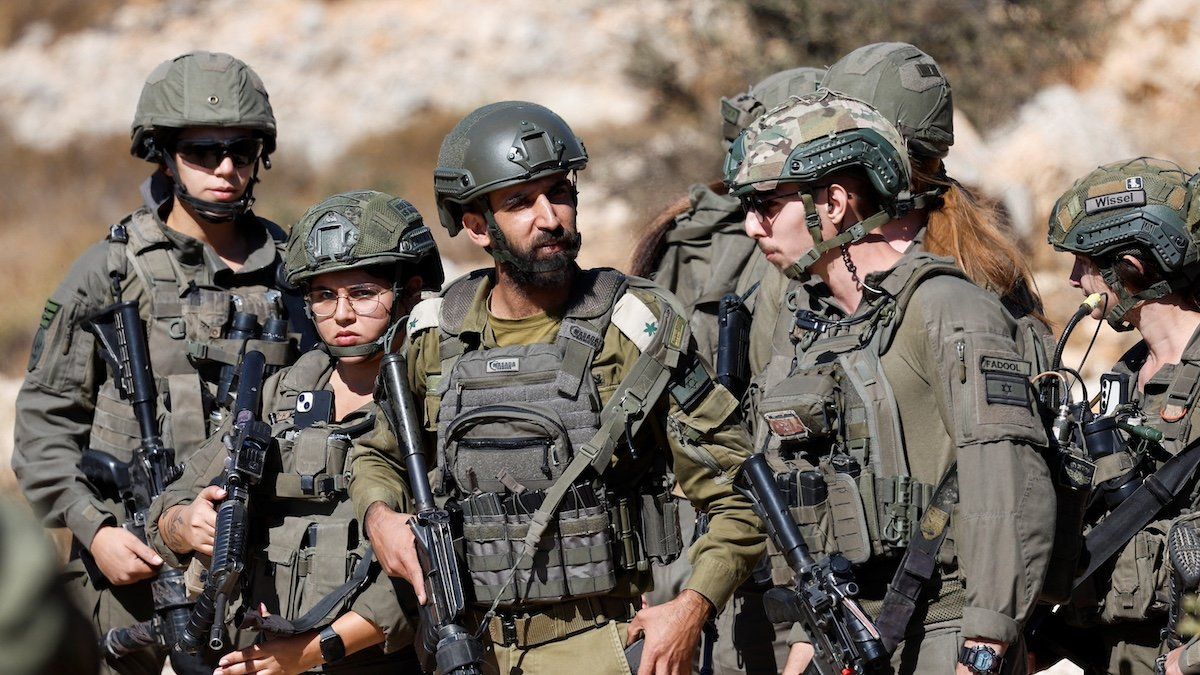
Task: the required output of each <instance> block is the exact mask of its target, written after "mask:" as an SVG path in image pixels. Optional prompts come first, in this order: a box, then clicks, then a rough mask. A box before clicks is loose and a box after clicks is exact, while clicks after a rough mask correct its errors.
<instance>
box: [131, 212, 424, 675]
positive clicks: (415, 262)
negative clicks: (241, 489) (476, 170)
mask: <svg viewBox="0 0 1200 675" xmlns="http://www.w3.org/2000/svg"><path fill="white" fill-rule="evenodd" d="M284 264H285V269H286V270H287V281H288V283H289V284H293V285H300V286H302V287H303V289H304V291H305V298H306V301H307V307H308V311H309V313H310V314H311V315H312V316H313V317H314V320H315V321H316V327H317V332H318V334H319V335H320V336H321V340H322V342H323V343H324V346H323V347H322V348H321V349H316V350H313V351H310V352H308V353H306V354H304V355H303V356H301V357H300V360H298V361H297V362H296V363H295V365H293V366H291V367H289V368H287V369H285V370H283V371H281V372H279V373H277V374H276V375H274V376H273V377H272V378H271V379H269V380H267V382H266V384H265V385H264V387H263V395H262V411H261V415H262V418H263V419H266V420H270V421H271V424H272V433H273V434H274V436H275V441H276V444H275V447H276V451H277V452H278V455H277V456H272V457H271V458H270V459H269V460H268V466H269V467H272V468H274V469H275V471H276V472H277V475H275V476H268V477H265V478H264V480H263V481H262V482H261V483H260V488H261V489H260V492H258V493H256V494H254V495H253V496H252V497H251V502H250V514H251V517H252V523H254V530H253V531H252V532H251V534H250V542H251V543H250V546H249V553H248V555H247V558H248V561H249V563H250V564H249V567H248V569H247V570H246V571H245V572H244V573H243V574H244V575H245V578H246V579H247V580H248V583H247V584H246V585H245V587H244V591H243V594H244V597H245V599H246V603H245V604H246V606H247V607H248V608H252V609H258V610H259V611H260V612H262V613H263V614H264V615H266V614H269V615H270V616H272V617H280V618H282V619H284V620H285V621H287V622H289V623H291V624H299V621H300V619H301V617H303V616H304V615H305V614H306V613H307V612H308V611H309V610H310V609H311V608H312V607H313V606H314V605H316V604H317V603H318V602H320V601H322V599H323V598H324V597H325V596H326V595H327V594H329V593H330V592H331V591H334V589H338V590H339V591H341V592H342V593H343V594H344V597H342V598H340V599H339V601H338V602H337V603H334V604H333V605H332V606H331V608H330V609H329V611H328V612H326V613H325V614H324V615H322V616H320V617H306V618H308V619H309V624H311V625H286V628H287V632H286V633H283V634H282V635H280V634H279V631H278V628H279V626H278V625H277V624H275V623H273V622H274V621H275V619H271V620H270V621H267V622H264V623H266V629H267V630H271V631H273V633H272V639H267V640H266V641H263V642H260V643H259V644H257V645H254V646H249V645H241V646H242V647H243V649H242V650H240V651H236V652H234V653H232V654H227V655H225V656H223V657H222V658H221V661H220V665H221V667H220V668H218V669H217V671H216V672H217V674H218V675H235V674H237V675H240V674H241V673H243V672H246V673H248V672H273V673H274V672H282V673H298V672H304V671H307V670H310V669H315V668H317V667H318V666H320V665H322V664H324V665H325V667H324V668H323V669H322V672H356V673H394V672H397V671H398V670H399V671H400V672H404V667H408V668H409V670H410V671H411V670H412V669H414V668H417V667H418V666H417V663H416V660H415V655H414V653H413V651H412V649H411V647H410V646H409V645H410V643H411V640H412V630H411V628H410V626H409V624H408V622H407V620H406V618H405V615H404V613H403V612H402V610H401V606H400V604H399V602H398V600H397V597H396V593H395V591H394V590H393V587H392V584H391V583H390V582H389V581H388V580H387V578H386V577H380V576H376V571H377V568H374V567H373V568H372V569H371V570H370V571H368V569H367V568H363V567H360V566H359V562H360V561H361V560H362V559H363V558H364V556H365V554H366V553H367V550H368V548H369V546H370V544H368V543H367V541H366V538H365V537H363V536H362V534H361V532H360V530H359V527H358V522H359V521H357V520H356V519H355V518H354V506H353V504H352V503H351V501H350V499H349V495H348V494H347V491H346V487H347V477H348V476H349V471H348V466H347V465H346V454H347V450H348V449H349V446H350V443H351V442H352V441H353V439H355V438H357V437H359V436H361V435H363V434H364V433H366V432H368V431H369V430H370V429H372V428H373V425H374V420H375V415H376V406H375V404H374V402H373V400H372V393H373V392H374V388H375V380H376V378H377V377H378V375H379V363H380V360H381V359H382V358H383V350H384V342H385V340H384V338H385V335H386V334H387V332H388V329H389V327H391V326H392V325H394V324H396V323H397V321H399V319H400V317H402V316H406V315H407V314H408V312H409V310H411V309H412V307H413V306H414V305H415V304H416V302H417V300H419V299H420V292H421V290H422V288H435V289H436V288H438V287H440V286H441V283H442V267H441V261H440V259H439V258H438V254H437V248H436V246H435V245H434V243H433V236H432V235H431V234H430V232H429V228H427V227H425V225H424V224H423V222H422V221H421V216H420V214H419V213H417V210H416V209H415V208H413V206H412V205H411V204H409V203H408V202H406V201H404V200H403V199H398V198H395V197H392V196H391V195H387V194H384V193H381V192H373V191H360V192H349V193H345V194H339V195H334V196H332V197H330V198H328V199H326V200H325V201H323V202H321V203H319V204H317V205H316V206H314V207H313V208H311V209H309V211H308V212H307V213H306V214H305V215H304V216H303V217H302V218H301V219H300V222H299V223H297V224H296V226H295V227H293V228H292V230H291V235H290V236H289V238H288V245H287V253H286V256H285V259H284ZM227 426H228V425H227ZM227 426H226V429H225V430H227ZM221 435H222V434H220V433H218V434H217V435H215V436H213V437H212V438H210V439H209V441H208V442H207V443H205V445H204V446H202V447H201V449H200V450H199V451H197V452H196V454H195V455H193V457H192V460H191V461H190V462H189V463H188V468H187V470H186V471H185V472H184V474H183V477H182V478H181V479H180V480H178V481H176V482H175V483H174V484H173V485H172V486H171V488H170V489H169V490H168V491H167V492H165V493H163V495H162V497H160V498H159V499H158V500H156V501H155V503H154V507H153V509H152V510H151V518H150V522H151V523H152V526H151V528H150V535H151V540H152V542H153V544H154V547H155V548H156V549H157V550H158V551H159V552H160V553H161V554H162V556H163V558H164V559H165V560H167V562H168V563H170V564H172V565H175V566H177V567H182V566H185V565H186V564H187V563H188V561H189V559H191V558H192V556H193V555H194V554H195V553H197V552H198V553H203V554H211V552H212V548H213V532H214V527H215V521H216V513H215V511H214V503H219V502H220V501H221V499H222V498H223V497H224V493H223V491H222V490H221V488H220V487H219V486H216V485H210V482H211V479H212V478H213V477H215V476H218V475H219V474H220V473H221V470H222V466H223V460H224V459H225V458H226V456H227V455H228V453H227V452H226V451H225V447H224V445H223V444H222V443H221V438H220V436H221ZM272 454H273V455H274V453H272ZM306 486H310V487H306ZM351 579H353V580H354V581H356V582H357V583H356V584H354V586H353V587H352V588H346V587H345V586H343V584H346V583H347V581H350V580H351ZM263 610H265V612H264V611H263ZM251 618H252V619H253V617H251ZM313 618H315V619H316V621H312V619H313ZM402 647H407V649H406V650H405V651H403V652H400V651H398V650H400V649H401V648H402Z"/></svg>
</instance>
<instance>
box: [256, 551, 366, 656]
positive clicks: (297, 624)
mask: <svg viewBox="0 0 1200 675" xmlns="http://www.w3.org/2000/svg"><path fill="white" fill-rule="evenodd" d="M373 562H375V552H374V550H372V549H370V548H368V549H367V553H366V555H364V556H363V558H362V560H359V561H358V565H356V566H355V567H354V572H353V573H352V574H351V575H350V578H349V579H347V580H346V582H345V583H343V584H342V585H341V586H338V587H337V588H335V589H333V591H331V592H330V593H329V595H326V596H325V597H323V598H321V601H320V602H318V603H317V604H316V605H314V606H313V608H312V609H310V610H308V612H307V613H305V614H304V616H302V617H300V618H299V619H296V620H295V621H288V620H287V619H285V618H283V617H282V616H279V615H278V614H272V615H271V616H267V617H262V616H259V615H258V614H257V613H255V612H254V610H253V608H251V609H250V610H249V611H247V612H246V616H245V618H244V619H243V620H242V624H241V626H240V628H242V629H243V630H246V629H251V630H258V631H266V632H268V633H274V634H276V635H299V634H300V633H307V632H308V631H310V630H316V629H317V628H323V627H325V626H326V625H328V624H330V623H332V622H333V620H334V619H336V618H337V616H330V614H331V613H332V612H333V610H334V608H335V607H337V606H339V605H341V604H342V603H344V602H347V601H348V600H350V598H351V597H352V596H353V595H354V594H355V593H356V592H357V591H358V590H359V589H361V588H362V587H364V586H366V585H367V584H368V583H369V582H370V581H371V579H372V577H374V576H375V574H373V572H376V571H378V570H379V566H378V565H372V563H373Z"/></svg>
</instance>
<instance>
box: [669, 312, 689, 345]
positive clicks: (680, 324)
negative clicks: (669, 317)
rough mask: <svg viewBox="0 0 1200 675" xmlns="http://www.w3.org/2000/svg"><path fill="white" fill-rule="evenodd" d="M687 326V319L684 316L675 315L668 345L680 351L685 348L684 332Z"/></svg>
mask: <svg viewBox="0 0 1200 675" xmlns="http://www.w3.org/2000/svg"><path fill="white" fill-rule="evenodd" d="M686 328H687V321H685V320H684V318H683V317H682V316H677V317H675V319H674V320H673V321H672V322H671V334H670V336H669V337H668V338H667V345H668V346H669V347H670V348H671V349H674V350H675V351H679V350H681V349H682V348H683V332H684V329H686Z"/></svg>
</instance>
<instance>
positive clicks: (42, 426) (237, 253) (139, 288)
mask: <svg viewBox="0 0 1200 675" xmlns="http://www.w3.org/2000/svg"><path fill="white" fill-rule="evenodd" d="M132 136H133V145H132V149H131V151H132V153H133V155H134V156H136V157H138V158H141V159H144V160H146V161H149V162H151V163H153V164H155V166H156V171H155V172H154V174H153V175H152V176H151V177H150V178H149V179H147V181H146V182H145V183H143V185H142V190H141V193H142V198H143V202H144V203H143V205H142V206H141V207H140V208H138V209H137V210H136V211H134V212H133V213H131V214H130V215H128V216H126V217H125V218H124V219H122V220H121V222H120V223H118V224H117V225H114V226H112V228H111V229H110V231H109V235H108V238H107V240H106V241H102V242H99V243H97V244H95V245H93V246H92V247H91V248H89V249H88V250H87V251H85V252H84V253H83V255H82V256H81V257H80V258H79V259H78V260H77V261H76V262H75V264H74V265H73V266H72V267H71V270H70V271H69V272H68V273H67V277H66V279H65V280H64V281H63V283H62V284H61V285H60V286H59V287H58V289H57V290H56V291H55V292H54V294H53V295H52V296H51V298H50V299H49V300H48V301H47V302H46V307H45V310H44V311H43V312H42V319H41V325H40V327H39V329H38V332H37V336H36V338H35V339H34V346H33V353H32V354H31V356H30V360H29V373H28V375H27V376H26V378H25V382H24V384H23V386H22V388H21V391H20V394H19V395H18V398H17V413H16V446H15V452H14V454H13V469H14V470H15V471H16V474H17V478H18V479H19V480H20V482H21V485H22V487H23V489H24V491H25V496H26V497H27V498H28V499H29V501H30V502H31V503H32V504H33V505H34V507H35V509H38V510H39V511H41V512H42V514H43V515H44V519H45V523H46V525H48V526H53V527H63V526H65V527H67V528H69V529H70V530H71V534H72V535H73V543H72V553H71V562H70V563H69V564H68V565H67V570H66V573H67V576H68V585H69V587H70V588H71V591H72V593H73V595H74V597H75V598H76V600H77V601H78V603H79V604H80V607H81V609H83V611H84V613H85V614H86V615H88V616H89V617H91V618H92V620H93V622H94V623H95V625H96V628H97V630H99V631H101V633H103V632H106V631H108V630H109V629H110V628H116V627H122V626H127V625H130V624H132V623H134V622H136V621H139V620H145V619H148V618H150V613H151V611H152V609H153V603H152V600H151V593H150V585H149V583H148V582H147V581H146V580H147V579H149V578H151V577H153V576H154V575H155V571H156V569H157V568H158V567H159V565H160V564H161V563H162V560H161V558H160V557H159V556H158V554H156V553H155V552H154V551H153V550H152V549H151V548H150V547H149V546H147V545H146V544H145V543H143V542H142V541H141V540H140V539H138V537H136V536H134V535H133V534H131V533H130V532H129V531H127V530H126V529H123V528H122V527H121V525H122V522H123V521H124V519H125V517H124V514H123V512H122V509H121V507H120V505H119V504H118V503H117V502H115V501H112V500H109V499H106V498H103V497H102V496H101V495H100V494H98V493H97V492H96V491H95V489H94V486H92V485H90V484H89V483H88V482H87V481H86V480H85V479H84V475H83V473H82V472H81V471H80V469H79V468H78V465H79V463H80V460H81V457H82V456H83V452H84V450H85V449H89V448H91V449H96V450H102V451H105V452H108V453H110V454H112V455H113V456H115V457H116V458H117V459H119V460H128V459H129V458H130V455H131V452H132V450H133V449H134V448H136V447H138V445H139V427H138V424H137V423H136V422H135V417H134V414H133V407H132V406H131V405H130V404H129V403H128V402H127V401H125V400H122V398H121V397H120V395H119V393H118V388H117V386H116V385H117V383H116V382H115V381H114V380H113V378H112V377H111V376H110V375H109V373H108V370H107V369H106V368H105V366H104V364H103V362H102V361H101V359H100V358H99V356H98V352H97V348H96V343H95V340H94V338H93V337H92V335H91V334H90V333H88V332H86V331H85V329H84V326H83V324H82V322H83V320H84V319H86V318H87V317H88V316H89V315H90V314H91V313H92V312H94V311H96V310H97V309H99V308H102V307H105V306H107V305H110V304H111V303H113V302H114V301H117V300H122V299H123V300H126V301H136V302H137V303H138V305H139V312H140V314H141V316H142V318H143V320H144V321H145V322H146V328H147V334H148V338H149V355H150V363H151V367H152V368H153V371H154V376H155V379H156V381H157V383H158V392H159V395H160V396H159V401H158V408H157V409H158V415H159V417H160V419H161V420H162V434H163V439H164V441H165V443H166V445H167V446H168V447H173V448H174V449H175V451H176V453H177V458H178V459H181V460H182V459H186V458H187V457H188V456H189V455H190V454H191V453H192V452H193V451H195V449H196V448H198V447H199V446H200V444H201V442H202V441H203V440H204V439H205V438H206V437H207V436H208V434H209V433H210V432H211V431H212V428H213V427H215V424H212V423H211V421H210V420H212V419H215V418H216V417H217V416H219V414H220V412H219V408H220V405H221V403H222V402H221V401H218V400H216V399H217V396H216V394H217V393H218V390H219V386H218V383H217V381H218V380H220V379H222V376H223V375H224V374H228V373H230V372H231V370H232V367H233V364H234V363H236V360H237V358H238V355H239V353H240V352H241V350H242V349H243V347H244V344H245V339H244V338H245V336H247V335H249V334H250V333H249V332H248V331H249V330H250V329H251V328H253V327H255V326H256V323H255V321H254V320H256V319H257V320H260V321H264V322H265V321H266V320H268V319H275V320H277V322H278V320H280V319H283V318H285V316H286V314H287V312H286V310H285V309H284V307H283V305H284V304H285V303H290V300H291V298H292V297H294V296H288V295H286V294H282V295H281V293H280V292H279V291H278V290H275V289H276V285H277V284H276V281H275V278H276V270H277V268H278V267H279V264H280V255H279V251H278V246H279V242H281V241H282V238H283V233H282V231H281V230H280V229H279V228H278V227H277V226H276V225H275V224H273V223H271V222H268V221H266V220H263V219H261V218H258V217H257V216H255V215H254V214H253V213H252V212H251V211H250V206H251V204H252V203H253V202H254V196H253V187H254V184H255V182H257V180H258V170H259V167H260V166H270V160H269V155H270V153H271V152H273V151H274V150H275V117H274V115H273V113H272V111H271V105H270V102H269V101H268V99H267V92H266V89H264V87H263V84H262V81H261V80H260V79H259V77H258V75H257V74H255V72H254V71H253V70H251V69H250V67H249V66H247V65H246V64H245V63H242V62H241V61H239V60H238V59H236V58H234V57H232V56H230V55H228V54H214V53H209V52H193V53H189V54H184V55H182V56H179V57H177V58H174V59H171V60H169V61H166V62H164V63H162V64H161V65H159V66H158V67H157V68H155V69H154V71H153V72H152V73H150V76H149V77H148V78H147V80H146V84H145V86H144V87H143V89H142V94H141V98H140V99H139V100H138V105H137V111H136V113H135V115H134V120H133V129H132ZM295 300H297V301H298V300H299V298H298V297H295ZM292 304H295V303H292ZM295 306H297V307H298V304H295ZM290 318H291V319H292V320H293V321H294V322H297V323H294V324H293V325H294V326H300V325H302V324H303V322H304V321H305V319H304V317H303V316H302V315H300V316H297V315H296V313H293V315H292V316H291V317H290ZM235 320H237V321H239V322H240V325H242V326H243V327H244V328H245V329H246V331H247V332H245V333H243V334H242V337H243V339H241V340H234V339H231V338H232V337H237V336H236V335H232V336H231V335H230V329H231V324H232V323H233V322H234V321H235ZM257 348H259V349H261V350H264V351H265V352H267V353H268V357H269V361H270V362H271V364H273V365H276V366H282V365H284V364H285V363H286V362H287V361H288V360H289V359H290V358H291V354H290V348H289V345H288V343H287V342H274V343H268V342H262V343H260V344H258V347H257ZM226 388H227V387H226ZM93 563H94V564H93ZM85 564H86V565H85ZM85 566H86V567H87V570H88V573H86V574H85ZM165 655H166V651H165V650H163V649H159V650H155V651H154V652H153V653H151V652H150V651H144V652H140V653H137V654H131V655H129V656H126V657H124V658H122V659H121V660H120V662H117V661H116V660H115V659H114V658H113V657H112V655H111V654H110V655H108V658H107V663H108V667H109V668H112V669H116V670H118V671H119V672H144V673H155V674H157V673H158V672H159V671H160V670H161V669H162V664H163V659H164V658H165ZM173 660H174V659H173ZM181 667H182V666H181V665H180V664H179V663H176V669H177V670H179V669H180V668H181Z"/></svg>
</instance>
